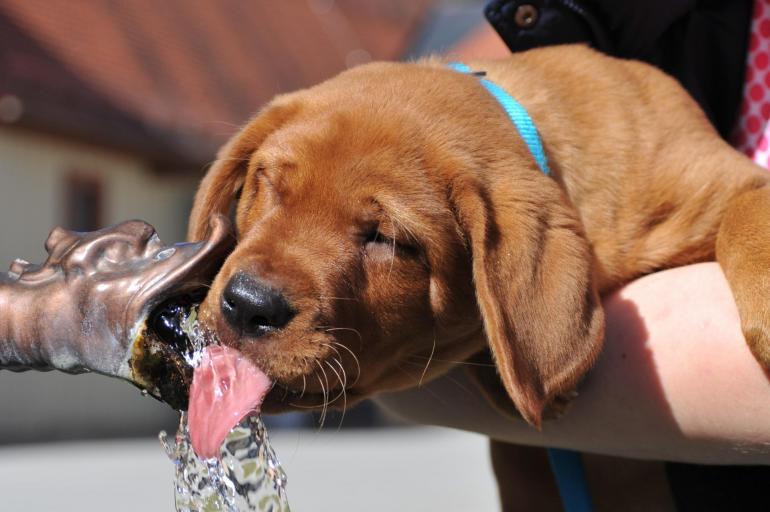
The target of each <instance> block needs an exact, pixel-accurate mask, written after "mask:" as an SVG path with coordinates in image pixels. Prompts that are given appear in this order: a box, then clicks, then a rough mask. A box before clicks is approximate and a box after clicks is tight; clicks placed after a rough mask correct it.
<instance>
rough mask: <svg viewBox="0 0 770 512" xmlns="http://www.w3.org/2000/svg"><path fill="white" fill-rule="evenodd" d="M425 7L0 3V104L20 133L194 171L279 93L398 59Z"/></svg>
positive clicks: (405, 2)
mask: <svg viewBox="0 0 770 512" xmlns="http://www.w3.org/2000/svg"><path fill="white" fill-rule="evenodd" d="M433 3H434V0H336V1H335V0H249V1H245V0H217V1H212V0H163V1H153V0H90V1H85V0H0V98H1V97H2V96H3V95H7V94H12V95H14V96H17V97H18V98H20V99H21V101H22V104H23V106H24V114H23V116H22V118H21V119H20V121H19V122H20V124H26V125H32V126H33V127H37V128H45V129H53V130H55V131H59V132H66V133H67V134H69V135H75V136H77V137H80V138H83V137H86V138H89V139H91V140H94V141H96V142H100V143H101V142H105V143H110V144H112V145H117V146H121V147H125V148H126V149H129V150H132V151H134V150H142V151H144V152H145V153H150V154H152V155H154V157H155V158H160V159H161V160H162V159H163V158H164V156H165V157H166V158H168V157H169V154H172V156H173V157H172V158H170V160H171V161H170V162H168V163H169V164H174V163H176V164H178V163H179V162H196V163H197V162H201V161H204V160H207V159H209V158H210V152H211V151H212V148H213V147H215V146H216V145H218V144H220V143H221V142H222V140H224V138H226V137H227V136H228V135H229V134H230V133H232V131H233V130H234V129H235V126H237V125H239V124H241V123H242V122H244V121H245V120H246V119H247V118H248V116H249V115H250V114H252V113H253V112H254V111H256V110H257V109H258V108H259V107H260V106H261V105H262V104H263V103H264V102H265V101H267V100H268V99H269V98H270V97H272V96H273V95H275V94H276V93H278V92H281V91H286V90H291V89H296V88H300V87H303V86H307V85H310V84H312V83H316V82H318V81H320V80H323V79H325V78H327V77H329V76H331V75H333V74H335V73H337V72H338V71H340V70H342V69H344V68H345V67H346V66H348V65H351V64H354V63H357V62H360V61H364V60H367V59H368V58H372V59H395V58H399V57H400V56H401V55H402V54H403V53H404V51H405V50H406V48H407V45H408V44H409V43H410V42H411V38H412V35H413V33H414V32H415V31H416V30H417V29H418V28H419V26H420V25H421V23H422V22H423V19H424V17H425V15H426V13H427V11H428V9H429V7H430V6H431V5H432V4H433ZM169 152H170V153H169Z"/></svg>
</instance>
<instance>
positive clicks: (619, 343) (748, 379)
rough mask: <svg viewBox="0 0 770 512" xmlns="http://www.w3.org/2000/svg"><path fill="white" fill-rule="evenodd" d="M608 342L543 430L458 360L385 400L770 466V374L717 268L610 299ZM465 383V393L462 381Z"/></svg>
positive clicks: (415, 415) (633, 448) (625, 449)
mask: <svg viewBox="0 0 770 512" xmlns="http://www.w3.org/2000/svg"><path fill="white" fill-rule="evenodd" d="M604 305H605V308H606V313H607V335H606V344H605V349H604V351H603V353H602V356H601V358H600V360H599V361H598V362H597V365H596V366H595V368H594V369H593V370H592V371H591V373H590V375H589V378H588V379H587V380H586V382H585V384H584V385H583V386H581V388H580V390H579V391H580V395H579V396H578V397H577V398H576V399H575V400H574V403H573V404H572V406H571V407H570V408H569V409H568V412H567V414H566V415H565V416H564V417H563V418H561V419H559V420H555V421H550V422H546V423H545V424H544V426H543V430H542V432H537V431H536V430H534V429H532V428H531V427H529V426H528V425H526V424H524V422H523V421H514V420H510V419H508V418H507V417H504V416H502V415H500V414H499V413H497V412H496V411H495V410H493V409H492V408H491V407H490V406H489V405H488V404H487V402H486V401H485V400H484V398H483V397H482V396H481V395H480V394H479V393H478V392H476V390H475V388H474V387H473V386H474V385H473V384H472V383H471V382H470V381H469V380H468V379H467V378H466V376H465V374H464V372H463V371H462V369H461V368H457V369H456V370H455V371H454V372H452V374H450V375H448V376H446V377H444V378H441V379H438V380H436V381H434V382H431V383H429V384H426V385H423V386H422V388H421V389H414V390H410V391H407V392H402V393H397V394H390V395H386V396H383V397H382V398H381V399H380V402H381V403H383V404H384V405H386V406H387V407H388V408H390V409H391V410H393V411H395V412H397V413H398V414H400V415H402V416H405V417H407V418H409V419H412V420H414V421H418V422H421V423H431V424H439V425H446V426H453V427H457V428H462V429H465V430H471V431H477V432H481V433H484V434H487V435H490V436H492V437H495V438H498V439H502V440H506V441H509V442H515V443H523V444H535V445H548V446H560V447H565V448H572V449H578V450H581V451H587V452H598V453H606V454H612V455H620V456H629V457H639V458H651V459H668V460H680V461H690V462H702V463H739V464H740V463H770V381H768V377H767V375H766V374H765V372H764V371H763V370H762V369H761V368H760V367H759V365H758V364H757V363H756V361H755V360H754V358H753V357H752V355H751V353H750V352H749V350H748V348H747V347H746V345H745V342H744V340H743V336H742V334H741V332H740V324H739V320H738V313H737V310H736V308H735V304H734V301H733V299H732V295H731V293H730V290H729V288H728V286H727V283H726V282H725V280H724V276H723V275H722V273H721V270H720V269H719V267H718V266H717V265H716V264H702V265H693V266H690V267H684V268H679V269H674V270H670V271H666V272H661V273H658V274H655V275H652V276H648V277H645V278H643V279H640V280H637V281H635V282H633V283H631V284H629V285H627V286H626V287H625V288H623V289H621V290H619V291H618V292H617V293H615V294H613V295H612V296H610V297H607V298H606V299H605V301H604ZM463 388H464V389H463Z"/></svg>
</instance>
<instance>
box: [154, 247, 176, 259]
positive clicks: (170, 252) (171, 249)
mask: <svg viewBox="0 0 770 512" xmlns="http://www.w3.org/2000/svg"><path fill="white" fill-rule="evenodd" d="M175 252H176V249H175V248H174V247H169V248H168V249H163V250H162V251H160V252H159V253H158V254H156V255H155V261H163V260H167V259H169V258H170V257H171V256H173V255H174V253H175Z"/></svg>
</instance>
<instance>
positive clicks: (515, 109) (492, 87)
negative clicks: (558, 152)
mask: <svg viewBox="0 0 770 512" xmlns="http://www.w3.org/2000/svg"><path fill="white" fill-rule="evenodd" d="M449 67H450V68H452V69H454V70H455V71H459V72H461V73H469V74H474V73H473V71H471V68H469V67H468V66H466V65H465V64H463V63H461V62H452V63H450V64H449ZM479 82H481V85H483V86H484V87H486V89H487V90H488V91H489V92H490V93H491V94H492V96H494V97H495V99H496V100H497V102H498V103H500V106H502V107H503V110H505V113H506V114H508V117H509V118H510V119H511V121H512V122H513V124H514V125H515V126H516V129H517V130H518V131H519V135H521V138H522V139H524V142H525V143H526V144H527V147H528V148H529V151H530V153H532V156H533V157H535V161H536V162H537V165H538V166H539V167H540V170H541V171H543V174H545V175H550V174H551V170H550V169H549V168H548V159H547V158H546V157H545V151H543V143H542V142H541V141H540V135H538V133H537V128H536V127H535V123H533V122H532V118H531V117H529V114H528V113H527V110H526V109H525V108H524V107H522V106H521V103H519V102H518V101H516V100H515V99H513V97H512V96H511V95H510V94H508V93H507V92H505V90H504V89H503V88H502V87H500V86H499V85H497V84H496V83H494V82H490V81H489V80H487V79H486V78H481V79H479Z"/></svg>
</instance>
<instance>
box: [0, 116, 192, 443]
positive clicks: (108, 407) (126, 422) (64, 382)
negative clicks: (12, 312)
mask: <svg viewBox="0 0 770 512" xmlns="http://www.w3.org/2000/svg"><path fill="white" fill-rule="evenodd" d="M73 170H77V171H80V172H84V173H94V174H96V175H98V176H100V177H101V180H102V182H103V185H104V190H103V192H104V197H103V208H104V220H105V223H106V224H113V223H116V222H119V221H121V220H126V219H132V218H139V219H143V220H146V221H148V222H149V223H150V224H152V225H154V226H155V227H156V229H157V230H158V232H159V233H160V236H161V238H162V239H163V240H165V241H166V242H174V241H181V240H183V239H184V234H185V229H186V223H187V214H188V209H189V207H190V206H191V197H192V194H193V193H194V190H195V187H196V185H197V181H198V179H199V177H197V176H194V173H191V175H190V176H181V177H180V176H176V177H173V178H168V177H165V178H164V177H162V176H158V175H157V174H154V173H152V172H151V171H150V169H148V167H147V166H146V164H145V163H144V162H142V161H141V160H140V159H138V158H132V157H130V156H127V155H124V154H120V153H115V152H111V151H107V150H102V149H99V148H96V147H93V146H88V145H84V144H77V143H74V142H70V141H66V140H61V139H57V138H54V137H49V136H42V135H37V134H33V133H31V132H26V131H22V130H18V129H13V128H7V127H0V271H5V270H6V269H7V265H8V264H9V263H10V262H11V261H12V260H13V259H14V258H18V257H21V258H25V259H27V260H29V261H31V262H34V263H38V262H41V261H43V260H44V258H45V251H44V249H43V242H44V241H45V239H46V236H47V235H48V233H49V231H50V230H51V229H52V228H53V227H54V226H56V225H57V224H58V223H59V222H60V219H61V216H62V214H63V209H64V205H63V204H62V202H63V199H64V194H63V191H62V186H63V179H64V176H65V175H66V173H67V172H70V171H73ZM0 411H2V414H1V415H0V444H2V443H7V442H13V441H19V440H27V441H32V440H45V439H57V438H67V437H73V436H75V437H83V436H88V435H98V436H105V435H114V434H137V433H144V434H150V435H155V434H156V433H157V430H158V429H159V428H161V427H163V426H166V428H168V426H169V425H170V426H171V427H172V428H173V426H174V424H175V414H174V413H173V412H172V411H171V410H170V409H169V408H168V407H167V406H165V405H163V404H160V403H158V402H155V401H154V400H152V399H147V398H142V397H141V396H140V394H139V391H138V390H137V389H135V388H134V387H133V386H131V385H129V384H126V383H123V382H120V381H117V380H112V379H108V378H107V377H102V376H98V375H82V376H70V375H64V374H61V373H59V372H50V373H30V372H27V373H24V374H14V373H11V372H9V371H4V370H0Z"/></svg>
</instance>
